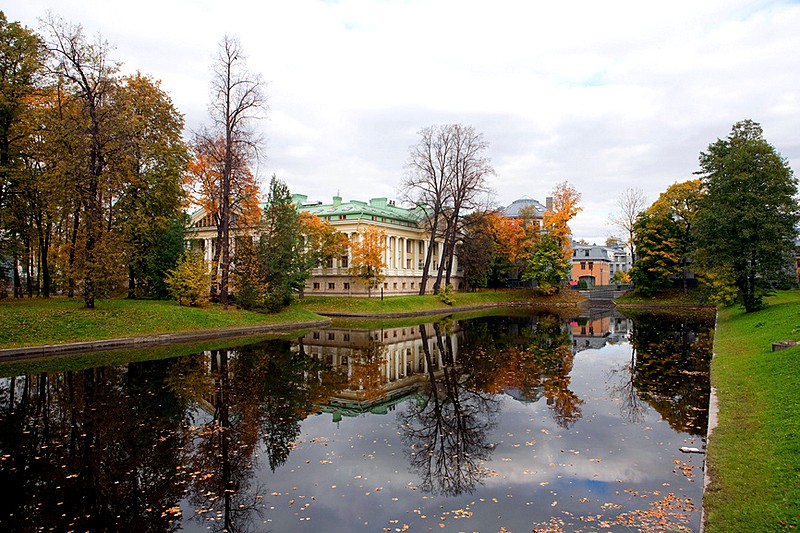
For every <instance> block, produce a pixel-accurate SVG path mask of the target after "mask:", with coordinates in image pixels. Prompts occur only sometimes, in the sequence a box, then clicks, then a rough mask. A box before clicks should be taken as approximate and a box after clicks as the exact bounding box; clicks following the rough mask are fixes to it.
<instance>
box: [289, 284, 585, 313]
mask: <svg viewBox="0 0 800 533" xmlns="http://www.w3.org/2000/svg"><path fill="white" fill-rule="evenodd" d="M453 299H454V300H455V301H454V303H453V305H452V306H450V305H446V304H444V303H442V301H441V300H440V299H439V297H438V296H436V295H432V294H429V295H425V296H417V295H412V296H391V297H386V298H384V299H383V300H381V298H380V296H373V297H372V298H341V297H335V296H306V297H305V298H303V299H302V300H301V301H300V305H301V306H302V307H303V308H305V309H307V310H309V311H313V312H315V313H326V312H339V313H352V314H358V315H380V314H397V313H413V312H419V311H442V312H444V313H446V312H448V310H449V309H452V308H454V307H469V306H479V305H503V304H514V303H537V304H542V305H546V304H553V305H555V304H559V303H569V304H573V303H576V302H578V301H580V300H582V299H583V298H582V297H581V296H580V295H579V294H577V293H573V292H569V291H563V292H561V293H559V294H557V295H555V296H551V297H543V296H539V295H537V294H536V293H534V292H533V291H531V290H530V289H527V290H526V289H502V290H483V291H480V292H456V293H453Z"/></svg>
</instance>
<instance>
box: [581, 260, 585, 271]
mask: <svg viewBox="0 0 800 533" xmlns="http://www.w3.org/2000/svg"><path fill="white" fill-rule="evenodd" d="M581 270H586V261H581Z"/></svg>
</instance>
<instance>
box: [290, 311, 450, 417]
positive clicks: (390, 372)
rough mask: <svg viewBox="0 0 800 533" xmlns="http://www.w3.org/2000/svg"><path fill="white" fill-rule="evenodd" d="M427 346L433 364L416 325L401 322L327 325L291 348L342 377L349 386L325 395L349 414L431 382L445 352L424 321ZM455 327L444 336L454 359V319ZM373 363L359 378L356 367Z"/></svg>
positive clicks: (402, 396) (405, 394) (430, 327)
mask: <svg viewBox="0 0 800 533" xmlns="http://www.w3.org/2000/svg"><path fill="white" fill-rule="evenodd" d="M425 327H426V331H427V334H428V335H427V341H428V350H429V353H430V355H431V364H430V366H429V365H428V360H427V358H426V356H425V347H424V346H423V340H422V334H421V333H420V326H419V325H416V326H404V327H396V328H382V329H375V330H363V329H325V330H319V331H313V332H311V333H309V334H307V335H305V336H304V337H303V338H302V339H301V341H300V343H299V345H298V346H296V347H295V349H298V350H300V349H302V350H303V351H304V353H305V354H307V355H309V356H311V357H313V358H315V359H317V360H319V361H322V362H324V363H326V364H328V365H329V366H330V368H331V369H332V370H334V371H336V372H339V373H340V374H341V375H342V376H343V377H346V380H347V383H348V387H347V388H345V389H343V390H341V391H339V392H337V393H336V396H335V397H332V398H330V399H329V403H328V405H329V406H330V407H331V408H332V410H334V411H337V412H338V411H341V410H342V409H344V410H345V411H351V412H352V413H353V414H356V413H359V412H364V411H367V410H373V409H374V408H375V407H376V406H379V407H380V406H383V405H386V404H387V402H388V403H389V404H391V403H392V402H393V401H394V400H395V399H398V398H404V397H407V396H408V395H409V394H412V393H413V392H416V391H417V390H418V389H419V388H420V387H421V386H423V385H424V384H427V383H430V374H429V373H430V371H433V372H434V374H435V375H436V376H437V377H439V376H440V373H441V370H442V368H443V367H444V358H443V354H442V353H441V351H440V350H439V344H438V341H437V338H436V334H435V332H434V330H433V327H432V326H431V325H430V324H426V325H425ZM453 327H454V331H453V332H451V333H449V334H447V335H446V336H444V337H443V339H442V340H443V342H446V343H448V345H449V348H452V352H453V353H452V362H453V363H455V362H456V361H457V355H458V340H459V337H460V333H458V326H457V323H454V326H453ZM370 362H371V363H372V364H373V365H374V366H373V373H372V374H371V375H370V377H371V378H374V380H373V381H370V382H369V383H364V382H362V379H363V376H362V375H361V374H359V370H358V368H359V367H360V368H361V369H363V368H364V366H365V365H368V364H370Z"/></svg>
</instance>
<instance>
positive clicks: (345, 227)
mask: <svg viewBox="0 0 800 533" xmlns="http://www.w3.org/2000/svg"><path fill="white" fill-rule="evenodd" d="M292 199H293V201H294V204H295V205H296V206H297V209H298V210H299V211H305V212H308V213H311V214H313V215H316V216H318V217H319V218H320V219H322V220H323V221H326V222H329V223H330V224H331V225H332V226H333V227H334V228H336V230H337V231H340V232H342V233H344V234H346V235H347V236H348V237H349V238H351V239H354V238H356V239H357V238H358V236H359V234H360V233H361V232H363V231H364V228H365V227H366V226H368V225H371V226H376V227H378V228H379V229H381V230H383V232H384V233H385V238H386V250H385V252H384V253H385V257H384V262H385V263H386V268H385V269H384V274H385V276H386V277H385V280H384V282H383V287H382V289H383V293H384V294H390V295H398V294H416V293H418V292H419V287H420V286H419V283H420V281H421V279H422V272H423V267H424V263H425V255H426V253H427V249H428V245H429V242H430V240H429V235H428V232H427V230H426V229H425V227H424V223H423V222H424V213H423V211H422V210H421V209H419V208H412V209H408V208H404V207H400V206H398V205H396V203H395V202H394V201H393V200H388V199H387V198H373V199H371V200H370V201H369V202H362V201H358V200H351V201H349V202H344V201H342V198H341V197H340V196H334V197H333V200H332V202H331V203H329V204H323V203H322V202H308V197H307V196H305V195H301V194H295V195H293V198H292ZM233 233H234V235H236V233H237V232H236V231H235V230H234V232H233ZM243 233H244V232H243V231H240V232H239V234H243ZM186 238H187V240H188V246H189V248H190V249H192V250H197V251H200V252H201V253H203V255H204V257H205V259H206V260H207V261H209V262H211V260H212V258H213V255H214V249H215V247H216V239H217V227H216V225H215V224H214V221H213V218H212V217H211V216H210V215H209V214H208V213H207V212H206V211H205V210H204V209H202V208H201V209H198V210H197V211H195V212H194V213H193V214H192V216H191V220H190V227H189V228H188V231H187V236H186ZM234 241H235V239H234ZM434 246H435V249H434V252H433V257H432V260H431V264H430V267H429V275H430V276H431V281H430V282H429V283H428V286H427V290H428V292H431V291H432V290H433V281H434V280H435V278H436V272H437V270H438V268H439V262H440V261H441V257H442V251H443V246H444V245H443V243H442V242H435V243H434ZM351 260H352V257H351V255H350V252H348V254H347V255H343V256H341V257H339V258H337V259H334V260H333V261H331V262H329V263H328V264H327V265H320V266H319V267H317V268H315V269H313V271H312V272H311V277H310V278H309V280H308V281H307V283H306V294H307V295H311V294H322V295H329V296H335V295H338V296H364V295H367V293H368V290H367V286H366V285H365V284H364V283H363V282H362V281H360V280H359V279H357V278H354V277H352V276H351V275H350V273H349V267H350V263H351ZM453 261H454V263H453V268H452V277H451V283H452V284H453V287H454V288H455V289H456V290H459V289H462V288H463V276H462V271H461V269H460V268H459V266H458V261H457V259H454V260H453ZM380 289H381V288H380V287H379V288H378V290H380Z"/></svg>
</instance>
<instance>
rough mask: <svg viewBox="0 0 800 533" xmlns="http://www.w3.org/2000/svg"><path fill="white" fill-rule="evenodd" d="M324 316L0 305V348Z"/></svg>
mask: <svg viewBox="0 0 800 533" xmlns="http://www.w3.org/2000/svg"><path fill="white" fill-rule="evenodd" d="M320 318H322V317H320V316H319V315H316V314H314V313H312V312H310V311H306V310H305V309H302V308H300V307H298V306H296V305H295V306H292V307H289V308H288V309H286V310H285V311H283V312H281V313H278V314H274V315H265V314H261V313H254V312H250V311H243V310H240V309H236V308H233V307H229V308H228V309H227V310H224V309H222V307H221V306H218V305H209V306H208V307H205V308H194V307H184V306H180V305H178V304H177V303H176V302H172V301H159V300H126V299H110V300H98V301H97V307H96V308H95V309H84V308H83V301H82V300H80V299H74V300H69V299H66V298H51V299H49V300H44V299H36V298H34V299H31V300H29V299H22V300H14V299H5V300H2V301H0V348H15V347H19V346H35V345H42V344H57V343H66V342H76V341H86V340H99V339H114V338H120V337H134V336H142V335H155V334H161V333H174V332H178V331H199V330H206V329H218V328H229V327H240V326H255V325H260V324H283V323H287V322H302V321H308V320H318V319H320Z"/></svg>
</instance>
